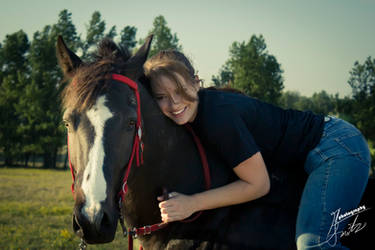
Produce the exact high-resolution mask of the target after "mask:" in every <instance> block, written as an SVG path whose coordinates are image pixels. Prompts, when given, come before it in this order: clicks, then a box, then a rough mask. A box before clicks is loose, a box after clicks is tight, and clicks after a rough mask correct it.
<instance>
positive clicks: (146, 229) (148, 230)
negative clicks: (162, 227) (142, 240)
mask: <svg viewBox="0 0 375 250" xmlns="http://www.w3.org/2000/svg"><path fill="white" fill-rule="evenodd" d="M143 230H144V232H145V235H146V234H151V233H152V231H151V226H144V227H143Z"/></svg>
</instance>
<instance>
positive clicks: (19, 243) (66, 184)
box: [0, 168, 137, 250]
mask: <svg viewBox="0 0 375 250" xmlns="http://www.w3.org/2000/svg"><path fill="white" fill-rule="evenodd" d="M70 185H71V176H70V172H69V171H56V170H41V169H19V168H18V169H13V168H0V249H77V248H78V244H79V242H80V239H79V238H78V237H76V236H75V235H74V234H73V230H72V211H73V203H74V201H73V196H72V194H71V191H70ZM126 248H127V239H125V238H123V237H122V236H121V227H120V226H119V227H118V229H117V234H116V238H115V240H114V241H113V242H112V243H109V244H103V245H89V246H88V249H89V250H90V249H111V250H112V249H126ZM135 249H137V247H135Z"/></svg>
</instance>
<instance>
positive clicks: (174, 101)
mask: <svg viewBox="0 0 375 250" xmlns="http://www.w3.org/2000/svg"><path fill="white" fill-rule="evenodd" d="M170 102H171V104H172V105H173V104H179V103H180V102H181V96H180V95H178V94H175V95H171V96H170Z"/></svg>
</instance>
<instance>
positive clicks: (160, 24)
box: [139, 15, 182, 57]
mask: <svg viewBox="0 0 375 250" xmlns="http://www.w3.org/2000/svg"><path fill="white" fill-rule="evenodd" d="M153 26H154V27H153V29H152V30H151V31H150V32H149V34H153V35H154V37H153V42H152V46H151V49H150V53H149V57H151V56H153V55H155V54H156V53H158V52H159V51H161V50H165V49H176V50H179V51H181V50H182V46H181V45H179V43H178V41H179V40H178V38H177V34H176V33H174V34H172V32H171V29H170V28H169V27H168V26H167V21H166V20H165V18H164V17H163V16H162V15H160V16H157V17H156V18H155V19H154V23H153ZM139 44H143V40H141V41H140V42H139Z"/></svg>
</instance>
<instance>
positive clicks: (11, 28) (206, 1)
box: [0, 0, 375, 97]
mask: <svg viewBox="0 0 375 250" xmlns="http://www.w3.org/2000/svg"><path fill="white" fill-rule="evenodd" d="M0 6H1V7H0V41H1V43H3V41H4V39H5V37H6V35H7V34H12V33H14V32H17V31H18V30H20V29H22V30H23V31H25V32H26V33H27V34H28V37H29V40H32V37H33V34H34V32H36V31H41V30H42V29H43V27H44V26H45V25H52V24H55V23H56V22H57V20H58V14H59V12H60V11H61V10H63V9H67V10H68V11H69V12H71V13H72V20H73V23H74V25H75V26H76V28H77V32H78V34H81V35H82V37H85V30H86V26H87V24H88V22H89V20H90V18H91V15H92V14H93V12H94V11H99V12H100V13H101V15H102V20H104V21H105V22H106V27H107V31H108V30H109V29H110V27H112V26H113V25H116V27H117V31H118V32H119V31H120V30H121V29H122V28H123V27H125V26H126V25H130V26H135V27H136V28H137V37H136V38H137V40H138V39H139V38H144V37H145V36H146V35H147V34H148V32H149V31H150V30H151V29H152V27H153V20H154V19H155V17H157V16H158V15H163V16H164V18H165V19H166V21H167V25H168V27H169V28H170V29H171V31H172V33H176V34H177V37H178V38H179V41H180V44H182V47H183V51H184V52H185V54H186V55H188V56H189V57H190V58H191V59H192V61H193V64H194V66H195V68H196V70H198V72H199V73H198V74H199V75H200V77H201V78H202V79H204V80H205V82H206V84H209V83H210V82H211V78H212V75H217V74H218V72H219V69H220V67H221V66H222V65H223V64H224V63H225V61H226V60H227V59H228V58H229V48H230V46H231V45H232V43H233V42H235V41H237V42H243V41H245V42H248V41H249V39H250V38H251V36H252V35H263V37H264V39H265V42H266V44H267V51H268V53H269V54H271V55H273V56H275V57H276V59H277V61H278V62H279V63H280V64H281V68H282V69H283V71H284V73H283V78H284V87H285V88H284V89H285V90H290V91H298V92H299V93H301V94H302V95H305V96H311V95H312V94H313V93H315V92H320V91H322V90H325V91H326V92H327V93H329V94H336V93H339V95H340V97H344V96H348V95H350V93H351V88H350V86H349V84H348V83H347V81H348V79H349V76H350V75H349V72H350V70H351V69H352V68H353V66H354V63H355V61H359V62H360V63H363V62H364V61H365V60H366V58H367V57H369V56H371V57H372V58H374V57H375V29H374V26H375V25H374V24H375V14H374V13H375V0H230V1H224V0H183V1H180V0H151V1H145V0H143V1H142V0H133V1H129V0H113V1H112V0H101V1H98V0H64V1H58V0H55V1H54V0H32V1H29V0H0Z"/></svg>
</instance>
